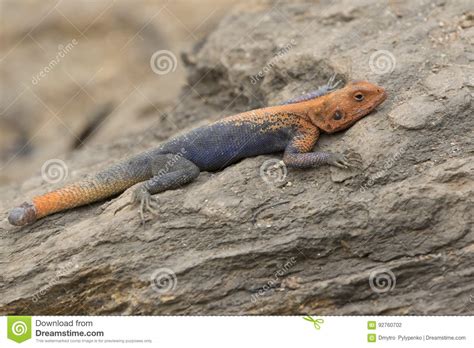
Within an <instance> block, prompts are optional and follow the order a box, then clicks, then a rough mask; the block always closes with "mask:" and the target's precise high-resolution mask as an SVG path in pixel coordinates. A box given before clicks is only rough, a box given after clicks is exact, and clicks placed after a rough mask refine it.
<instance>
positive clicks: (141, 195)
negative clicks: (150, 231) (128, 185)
mask: <svg viewBox="0 0 474 348" xmlns="http://www.w3.org/2000/svg"><path fill="white" fill-rule="evenodd" d="M129 205H131V206H136V205H139V210H138V213H139V214H140V219H141V223H142V224H143V225H144V224H145V222H146V220H145V213H147V212H150V213H151V214H153V215H157V211H158V199H157V198H156V197H154V196H152V195H151V194H150V192H148V191H147V189H146V188H144V187H143V186H140V187H138V188H137V189H136V190H135V191H134V192H133V194H132V199H131V200H130V202H127V203H125V204H124V205H122V206H121V207H120V208H118V209H117V210H116V211H115V212H114V215H115V214H117V213H118V212H119V211H120V210H122V209H123V208H125V207H127V206H129Z"/></svg>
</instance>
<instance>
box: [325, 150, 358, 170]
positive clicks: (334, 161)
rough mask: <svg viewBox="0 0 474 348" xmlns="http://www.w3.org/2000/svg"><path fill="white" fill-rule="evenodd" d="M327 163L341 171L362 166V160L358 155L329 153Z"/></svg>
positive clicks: (352, 153) (353, 153)
mask: <svg viewBox="0 0 474 348" xmlns="http://www.w3.org/2000/svg"><path fill="white" fill-rule="evenodd" d="M327 163H328V164H329V165H331V166H335V167H338V168H342V169H348V168H360V167H361V166H362V158H361V157H360V155H359V154H358V153H355V152H349V153H343V154H342V153H331V154H329V158H328V160H327Z"/></svg>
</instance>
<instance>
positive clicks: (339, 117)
mask: <svg viewBox="0 0 474 348" xmlns="http://www.w3.org/2000/svg"><path fill="white" fill-rule="evenodd" d="M332 118H333V119H335V120H336V121H339V120H342V114H341V113H340V112H339V111H336V113H335V114H334V116H333V117H332Z"/></svg>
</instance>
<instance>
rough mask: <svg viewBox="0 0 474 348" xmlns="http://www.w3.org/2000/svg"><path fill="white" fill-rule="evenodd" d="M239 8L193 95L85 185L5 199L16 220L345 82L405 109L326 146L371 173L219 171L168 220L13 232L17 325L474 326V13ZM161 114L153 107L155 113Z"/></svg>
mask: <svg viewBox="0 0 474 348" xmlns="http://www.w3.org/2000/svg"><path fill="white" fill-rule="evenodd" d="M389 3H390V4H391V6H389V7H386V6H385V4H384V3H383V2H380V1H376V0H366V1H357V2H353V1H340V2H337V3H336V4H333V5H325V2H322V3H321V4H311V3H306V2H295V3H293V2H292V3H279V4H277V5H274V4H273V3H266V2H262V3H260V4H259V5H253V6H246V8H236V9H234V10H233V11H232V12H231V13H230V14H229V15H228V16H227V17H226V18H225V19H224V20H223V21H222V22H221V23H220V25H219V27H218V28H217V29H216V30H215V31H214V32H213V33H212V34H210V35H209V36H208V37H207V38H206V39H205V40H204V41H203V42H201V43H200V44H199V45H196V46H195V47H194V48H193V49H192V50H189V51H188V52H187V53H186V54H184V55H183V61H184V62H185V63H186V65H187V73H188V84H189V86H192V88H191V87H189V86H188V87H185V88H183V91H182V93H181V95H180V96H179V98H178V101H177V103H176V106H175V107H174V108H172V109H171V110H170V111H169V112H168V113H167V115H166V117H162V118H160V119H158V120H157V121H156V124H155V125H154V126H153V127H151V128H150V129H149V130H147V131H144V132H143V135H142V136H140V138H139V139H138V140H137V137H129V138H121V139H119V140H117V141H115V142H113V143H109V144H105V145H103V144H102V145H99V144H97V145H94V146H90V147H88V148H87V149H82V150H79V151H76V152H74V153H73V154H72V155H70V156H68V158H67V159H66V164H67V167H68V168H69V176H68V177H67V179H66V180H65V181H63V182H61V183H58V184H56V185H51V184H48V183H45V182H44V181H43V180H42V179H41V177H40V176H39V175H38V176H35V177H33V178H31V179H30V180H28V181H26V182H25V183H24V184H23V185H22V186H21V187H20V188H18V189H17V188H4V189H2V191H0V194H1V197H2V199H1V203H0V211H2V212H3V216H5V217H6V215H7V211H8V209H9V208H11V207H12V206H14V205H17V204H19V203H21V202H22V201H24V200H25V199H29V198H31V197H32V196H33V195H35V194H40V193H43V192H45V191H47V190H50V189H51V188H52V187H53V186H54V187H57V186H60V185H63V184H64V183H68V182H72V181H74V180H77V179H79V178H81V177H82V176H83V175H85V174H87V173H90V172H94V171H96V170H98V169H100V168H103V167H105V166H106V165H108V164H110V163H112V162H114V160H116V159H118V158H121V157H123V156H125V155H127V154H129V153H133V152H139V151H141V150H143V149H145V148H148V147H150V146H153V145H156V144H158V143H159V142H160V141H162V140H164V139H166V138H167V137H169V136H170V135H173V134H174V133H176V132H177V131H184V130H186V129H190V128H193V127H194V126H196V125H200V124H202V123H206V122H208V121H209V120H212V119H216V118H219V117H222V116H224V115H227V114H232V113H235V112H238V111H241V110H245V109H248V108H251V107H259V106H263V105H266V104H272V103H276V102H278V101H281V100H283V99H285V98H288V97H290V96H294V95H298V94H300V93H303V92H305V91H307V90H309V89H312V88H314V87H315V86H317V85H320V84H322V83H324V82H325V81H326V80H327V79H328V78H329V76H331V75H332V74H333V73H336V74H337V76H338V78H339V79H342V80H343V81H349V80H353V79H367V80H370V81H373V82H375V83H378V84H380V85H382V86H384V87H385V88H386V89H387V90H388V93H389V99H388V100H387V101H386V102H385V104H384V105H382V106H381V107H379V110H378V111H377V112H375V113H373V114H371V115H370V116H368V117H366V118H364V119H363V120H361V121H360V122H358V123H357V124H355V125H354V126H353V127H352V128H351V129H349V130H348V131H346V132H344V133H342V134H338V135H334V136H323V137H322V138H321V139H320V141H319V142H318V145H317V146H318V147H319V148H321V149H323V150H329V151H334V152H338V151H346V150H350V151H354V152H357V153H359V154H360V155H361V156H362V159H363V163H364V165H363V168H361V169H360V170H356V171H342V170H339V169H335V168H328V167H324V168H317V169H313V170H305V171H297V170H288V171H285V168H281V167H278V166H277V167H275V166H274V164H275V163H277V162H278V159H279V156H278V155H275V156H260V157H257V158H251V159H246V160H243V161H241V162H240V163H238V164H235V165H233V166H231V167H229V168H227V169H225V170H223V171H222V172H218V173H213V174H211V173H202V174H201V176H200V177H199V178H198V180H196V181H195V182H193V183H192V184H190V185H188V186H186V187H183V188H181V189H178V190H175V191H168V192H165V193H163V194H160V195H159V200H160V209H159V216H158V217H156V218H154V217H150V220H149V221H148V223H147V224H146V225H145V227H142V226H140V224H139V220H138V218H137V213H136V211H134V210H123V211H121V212H120V213H118V214H117V215H114V211H115V210H116V209H117V208H118V207H119V206H120V205H122V204H124V203H125V202H126V201H127V200H128V199H129V198H130V194H131V190H128V191H126V192H125V193H124V194H123V195H120V196H119V197H116V198H114V199H111V200H109V201H107V202H102V203H97V204H93V205H90V206H86V207H83V208H80V209H75V210H73V211H70V212H67V213H62V214H56V215H54V216H50V217H48V218H45V219H43V220H41V221H39V222H37V223H36V224H34V225H33V226H30V227H25V228H14V227H11V226H9V225H8V224H7V222H6V219H4V220H3V221H2V222H1V223H0V250H1V259H0V262H1V269H2V272H1V275H0V314H5V313H16V314H20V313H34V314H305V313H318V314H323V315H324V314H326V315H329V314H333V315H334V314H338V315H340V314H383V315H397V314H418V315H422V314H472V313H473V311H474V232H473V215H472V213H473V209H472V207H473V206H474V204H473V203H474V202H473V200H474V182H473V178H474V161H473V150H474V149H473V139H474V131H473V129H474V118H473V106H472V93H473V88H474V72H473V69H472V67H473V60H474V55H473V52H472V44H473V42H474V27H473V26H472V21H470V20H469V18H472V14H469V13H468V12H467V10H468V9H469V5H470V1H467V0H466V1H456V2H445V1H435V2H432V1H413V2H407V3H406V4H403V3H401V2H398V1H396V2H389ZM147 105H148V104H146V103H145V104H144V105H143V107H146V106H147Z"/></svg>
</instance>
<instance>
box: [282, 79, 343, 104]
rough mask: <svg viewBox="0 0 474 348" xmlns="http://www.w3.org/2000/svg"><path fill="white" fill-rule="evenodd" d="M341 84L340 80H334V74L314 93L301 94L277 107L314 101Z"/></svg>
mask: <svg viewBox="0 0 474 348" xmlns="http://www.w3.org/2000/svg"><path fill="white" fill-rule="evenodd" d="M341 83H342V81H341V80H336V74H334V75H332V76H331V78H330V79H329V81H328V82H327V83H326V84H325V85H323V86H321V87H319V88H318V89H316V90H314V91H311V92H308V93H306V94H303V95H301V96H299V97H295V98H291V99H288V100H285V101H284V102H282V103H280V104H279V105H286V104H293V103H299V102H302V101H306V100H309V99H314V98H318V97H321V96H323V95H326V94H328V93H329V92H332V91H333V90H335V89H336V88H337V87H338V86H339V85H340V84H341Z"/></svg>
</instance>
